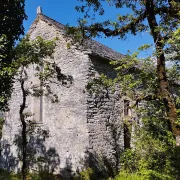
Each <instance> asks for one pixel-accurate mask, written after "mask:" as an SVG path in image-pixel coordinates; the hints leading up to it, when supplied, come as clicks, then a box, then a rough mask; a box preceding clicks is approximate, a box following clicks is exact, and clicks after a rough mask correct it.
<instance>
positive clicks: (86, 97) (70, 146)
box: [0, 8, 124, 176]
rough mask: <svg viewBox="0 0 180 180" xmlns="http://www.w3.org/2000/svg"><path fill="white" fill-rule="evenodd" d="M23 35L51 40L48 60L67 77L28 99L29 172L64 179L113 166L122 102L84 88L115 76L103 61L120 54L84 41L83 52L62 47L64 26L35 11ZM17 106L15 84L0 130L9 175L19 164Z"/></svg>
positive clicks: (114, 94) (115, 94) (115, 95)
mask: <svg viewBox="0 0 180 180" xmlns="http://www.w3.org/2000/svg"><path fill="white" fill-rule="evenodd" d="M28 33H29V34H30V36H31V39H35V38H36V37H37V36H41V37H43V38H45V39H53V38H56V37H57V38H58V40H57V41H56V44H57V46H56V49H55V52H54V58H53V59H50V61H52V62H56V63H57V64H58V66H59V67H60V68H61V71H62V73H63V74H65V75H66V76H67V77H72V79H71V80H70V79H69V80H68V79H67V80H64V81H63V82H58V81H54V82H51V83H49V87H50V88H51V90H52V91H53V94H55V95H49V96H41V97H28V103H27V111H30V112H31V113H32V114H33V119H34V124H35V125H36V126H35V127H36V129H38V130H36V133H34V134H33V133H32V134H31V135H29V137H28V141H29V144H28V149H29V150H30V152H31V153H33V154H32V155H31V157H30V158H29V165H30V167H31V169H32V171H37V170H39V169H40V168H41V169H43V168H44V169H45V170H48V171H49V172H53V173H57V174H59V173H60V174H64V175H65V176H68V175H73V174H74V173H76V172H78V171H81V170H82V169H84V168H86V167H89V166H90V167H95V168H99V169H103V168H104V169H107V167H108V168H110V169H111V168H112V169H113V168H115V167H117V166H118V164H119V154H120V152H121V150H122V149H123V148H124V131H123V113H124V112H123V111H124V99H123V98H122V97H120V93H119V91H118V90H116V91H109V90H108V89H102V90H101V91H100V93H98V94H97V93H95V92H94V93H89V91H88V90H87V88H86V87H87V85H88V83H89V82H90V81H91V80H93V78H96V77H98V76H99V75H100V74H101V73H104V74H106V75H107V76H108V77H112V78H113V77H115V72H114V71H113V68H112V67H111V66H110V65H109V60H112V59H113V60H119V59H121V58H122V55H121V54H119V53H117V52H115V51H113V50H112V49H110V48H108V47H106V46H104V45H102V44H100V43H98V42H96V41H93V40H88V41H87V43H86V47H85V48H82V47H81V48H79V47H78V46H76V45H71V47H70V48H68V47H67V43H68V41H69V39H67V37H66V36H65V26H64V25H62V24H60V23H58V22H56V21H54V20H53V19H51V18H49V17H47V16H45V15H43V14H42V11H41V8H39V9H38V15H37V18H36V20H35V21H34V22H33V24H32V25H31V27H30V29H29V32H28ZM27 76H28V83H27V87H28V86H29V87H30V86H32V84H36V83H38V81H37V79H36V78H35V76H34V71H33V67H32V68H31V69H30V70H29V71H28V75H27ZM21 102H22V94H21V90H20V85H19V84H18V83H15V84H14V92H13V94H12V98H11V101H10V106H9V108H10V111H9V112H7V114H6V121H5V125H4V128H3V134H2V147H3V148H2V152H1V163H0V164H1V167H3V168H7V169H9V170H14V171H18V170H19V169H20V167H21V164H22V163H21V158H20V150H19V147H18V143H20V140H19V141H18V137H19V136H20V132H21V124H20V120H19V107H20V104H21ZM38 132H40V134H38ZM35 162H36V163H35Z"/></svg>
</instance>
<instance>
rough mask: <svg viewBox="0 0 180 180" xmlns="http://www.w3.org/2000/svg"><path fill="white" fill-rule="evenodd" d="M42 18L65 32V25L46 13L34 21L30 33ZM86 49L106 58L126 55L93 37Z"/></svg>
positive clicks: (111, 58)
mask: <svg viewBox="0 0 180 180" xmlns="http://www.w3.org/2000/svg"><path fill="white" fill-rule="evenodd" d="M39 19H41V20H42V21H45V22H47V23H49V24H51V25H54V26H55V27H56V28H58V29H59V30H63V31H64V32H65V27H66V26H65V25H63V24H61V23H59V22H58V21H56V20H54V19H52V18H50V17H48V16H46V15H44V14H42V13H41V14H38V16H37V18H36V20H35V21H34V22H33V24H32V25H31V27H30V30H29V33H30V32H31V30H33V29H34V28H35V27H34V28H33V25H34V24H36V23H37V22H38V20H39ZM85 47H86V49H90V50H91V51H92V55H98V56H100V57H102V58H104V59H108V60H119V59H121V58H122V57H123V56H124V55H123V54H121V53H119V52H117V51H115V50H113V49H112V48H109V47H108V46H106V45H104V44H102V43H100V42H97V41H96V40H93V39H88V40H87V41H86V45H85Z"/></svg>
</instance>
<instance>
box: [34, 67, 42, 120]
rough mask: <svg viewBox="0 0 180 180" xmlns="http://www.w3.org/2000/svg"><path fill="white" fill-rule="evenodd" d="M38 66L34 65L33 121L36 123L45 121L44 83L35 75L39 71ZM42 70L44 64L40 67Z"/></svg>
mask: <svg viewBox="0 0 180 180" xmlns="http://www.w3.org/2000/svg"><path fill="white" fill-rule="evenodd" d="M35 68H37V67H33V69H34V76H33V96H32V113H33V121H34V122H35V123H42V122H43V84H42V82H41V81H40V80H39V77H37V76H36V75H35V73H37V71H36V69H35ZM39 71H40V72H42V71H43V66H41V67H40V70H39Z"/></svg>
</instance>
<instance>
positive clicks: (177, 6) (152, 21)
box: [71, 0, 180, 137]
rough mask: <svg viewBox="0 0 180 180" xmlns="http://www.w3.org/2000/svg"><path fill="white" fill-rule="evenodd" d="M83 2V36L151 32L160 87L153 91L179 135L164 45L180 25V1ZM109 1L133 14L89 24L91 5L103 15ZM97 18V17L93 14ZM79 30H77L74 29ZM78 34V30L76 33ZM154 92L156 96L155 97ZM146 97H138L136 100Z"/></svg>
mask: <svg viewBox="0 0 180 180" xmlns="http://www.w3.org/2000/svg"><path fill="white" fill-rule="evenodd" d="M80 1H81V2H82V3H83V5H82V6H78V7H76V10H77V11H79V12H81V13H84V18H83V19H81V20H79V24H80V26H79V29H80V30H83V31H80V32H82V33H81V35H82V36H83V37H95V36H101V35H102V34H103V35H105V36H106V37H119V38H124V37H125V36H126V35H127V34H128V33H131V34H133V35H136V34H137V33H139V32H143V31H148V32H149V34H150V35H151V36H152V38H153V40H154V46H155V49H156V51H155V54H154V55H155V56H156V77H157V82H156V83H157V86H155V87H154V88H155V89H154V90H153V93H154V95H155V97H156V98H158V99H161V101H162V102H163V104H164V105H165V107H166V113H167V117H168V121H169V124H170V129H171V131H172V132H173V135H174V137H178V136H179V135H180V131H179V127H178V126H177V125H176V121H177V111H176V107H175V103H174V101H173V98H172V95H171V93H170V87H169V82H168V79H167V71H166V68H165V62H166V59H165V48H166V44H167V42H168V40H169V39H170V38H171V37H172V32H173V31H175V30H176V29H177V28H178V26H179V19H180V13H179V11H180V3H179V1H176V0H168V1H167V0H145V1H125V0H124V1H122V0H107V1H104V0H93V1H92V0H80ZM105 3H108V4H109V5H110V6H115V7H116V8H117V9H119V13H121V11H120V9H121V8H125V7H126V8H128V9H129V10H130V14H128V13H127V14H126V15H121V14H119V15H117V21H114V22H111V21H110V20H106V21H104V22H96V23H93V24H89V22H88V19H90V18H92V16H91V14H90V12H92V11H91V8H92V9H93V11H94V12H95V13H98V14H99V15H101V16H102V15H103V14H104V12H105V10H104V8H103V5H104V4H105ZM93 17H94V16H93ZM72 30H76V32H78V31H77V29H73V28H71V31H72ZM76 34H78V33H76ZM154 95H153V96H154ZM144 98H145V99H146V100H147V99H149V100H151V99H152V98H150V97H149V98H147V97H137V102H139V101H141V100H143V99H144Z"/></svg>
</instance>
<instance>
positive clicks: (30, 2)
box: [24, 0, 153, 56]
mask: <svg viewBox="0 0 180 180" xmlns="http://www.w3.org/2000/svg"><path fill="white" fill-rule="evenodd" d="M77 4H78V1H77V0H65V1H62V0H26V14H27V15H28V20H26V21H25V22H24V27H25V31H26V32H27V30H28V29H29V27H30V25H31V23H32V22H33V21H34V20H35V18H36V8H37V7H38V6H41V7H42V10H43V14H45V15H47V16H49V17H50V18H52V19H55V20H56V21H58V22H60V23H62V24H67V23H68V24H69V25H73V26H75V25H77V19H78V18H79V17H81V16H82V15H81V14H80V13H78V12H76V10H75V6H76V5H77ZM105 10H106V11H105V15H104V16H103V17H99V18H98V20H100V19H102V18H104V19H111V20H114V19H115V18H116V14H124V13H126V12H127V10H126V9H123V10H121V11H119V10H118V11H117V10H116V9H115V8H112V7H109V6H106V7H105ZM96 40H97V41H99V42H101V43H102V44H105V45H107V46H108V47H110V48H112V49H114V50H116V51H118V52H120V53H122V54H126V52H127V51H128V50H130V51H132V52H134V51H136V50H137V48H138V47H139V46H141V45H143V44H147V43H150V44H152V43H153V41H152V38H151V37H150V36H149V35H148V33H146V32H144V33H142V34H138V35H137V36H132V35H128V37H127V39H126V40H120V39H117V38H106V39H104V38H99V39H96ZM145 55H146V53H145V52H144V53H142V54H141V56H145Z"/></svg>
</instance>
